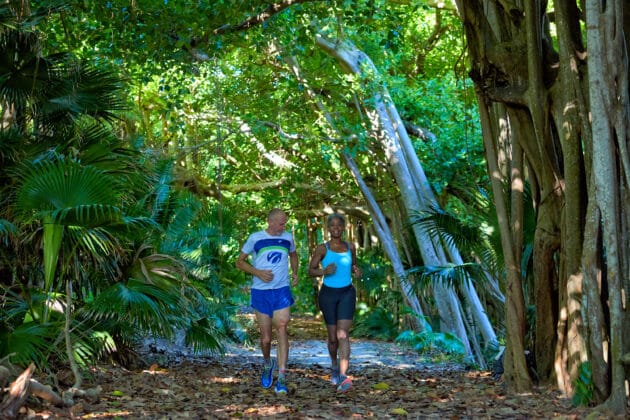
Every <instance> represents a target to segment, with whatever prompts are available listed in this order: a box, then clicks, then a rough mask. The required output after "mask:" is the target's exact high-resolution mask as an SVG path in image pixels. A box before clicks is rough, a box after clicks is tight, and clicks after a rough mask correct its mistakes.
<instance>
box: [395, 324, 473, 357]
mask: <svg viewBox="0 0 630 420" xmlns="http://www.w3.org/2000/svg"><path fill="white" fill-rule="evenodd" d="M396 342H397V343H401V344H404V345H407V346H409V347H411V348H412V349H413V350H415V351H417V352H418V353H429V354H431V353H434V352H439V353H444V354H446V355H448V356H449V357H451V358H452V359H455V360H456V361H458V362H461V361H462V360H463V359H464V357H465V356H466V351H465V349H464V345H463V344H462V342H461V341H460V340H459V339H458V338H457V337H455V336H454V335H453V334H450V333H442V332H433V331H422V332H419V333H418V332H415V331H410V330H407V331H403V332H401V333H400V335H398V336H397V337H396Z"/></svg>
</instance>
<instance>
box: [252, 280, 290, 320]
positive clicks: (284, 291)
mask: <svg viewBox="0 0 630 420" xmlns="http://www.w3.org/2000/svg"><path fill="white" fill-rule="evenodd" d="M251 292H252V296H251V305H252V308H254V309H255V310H257V311H258V312H261V313H263V314H265V315H267V316H269V317H270V318H273V312H274V311H277V310H278V309H284V308H288V307H290V306H292V305H293V304H294V303H295V300H293V295H292V294H291V287H289V286H286V287H281V288H279V289H268V290H260V289H252V290H251Z"/></svg>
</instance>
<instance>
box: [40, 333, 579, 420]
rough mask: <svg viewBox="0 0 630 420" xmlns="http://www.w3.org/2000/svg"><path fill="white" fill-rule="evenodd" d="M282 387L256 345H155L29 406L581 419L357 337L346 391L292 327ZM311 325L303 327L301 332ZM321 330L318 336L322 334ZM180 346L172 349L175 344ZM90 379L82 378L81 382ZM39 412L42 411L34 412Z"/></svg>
mask: <svg viewBox="0 0 630 420" xmlns="http://www.w3.org/2000/svg"><path fill="white" fill-rule="evenodd" d="M293 334H294V336H293V337H292V340H291V343H292V347H291V355H290V359H291V362H290V366H289V372H288V387H289V392H288V394H287V395H276V394H275V392H274V391H273V389H263V388H261V387H260V383H259V381H260V369H259V368H260V361H261V359H260V355H259V351H258V350H257V349H255V348H249V347H245V346H230V347H229V348H228V352H227V353H226V355H225V356H224V357H220V356H206V357H191V356H190V355H189V354H184V353H181V351H182V349H181V348H180V349H177V347H174V348H173V349H171V350H174V351H170V352H165V351H163V350H164V349H160V348H159V345H156V346H155V347H154V348H153V350H156V352H154V353H152V357H153V361H152V363H153V365H152V366H151V367H150V368H148V369H141V370H137V371H129V370H126V369H123V368H119V367H116V368H111V367H108V368H107V369H102V370H99V371H95V372H94V376H93V377H92V378H91V379H90V385H91V386H94V385H96V384H98V385H99V386H100V387H101V388H102V393H101V398H100V399H98V400H97V401H80V402H79V403H78V404H76V405H75V406H74V407H73V408H72V409H64V410H60V409H55V408H50V407H40V408H39V409H37V407H34V408H33V411H32V412H31V414H35V415H40V416H45V415H48V416H49V418H63V419H66V418H67V419H69V418H73V419H160V420H163V419H215V418H219V419H237V418H243V417H251V418H281V419H285V418H286V419H331V418H335V419H337V418H358V419H363V418H376V419H383V418H399V417H409V418H421V419H425V418H428V419H433V418H436V419H437V418H451V419H478V418H479V419H494V418H496V419H534V418H535V419H539V418H563V419H583V418H586V416H587V414H588V413H589V410H588V409H579V410H578V409H574V408H572V407H571V403H570V401H568V400H567V399H563V398H561V397H560V396H559V395H558V394H557V392H555V391H553V390H550V389H545V388H538V389H536V390H534V392H532V393H529V394H525V395H513V394H508V393H507V392H506V391H505V389H504V387H503V385H502V384H500V383H496V382H495V381H494V380H493V379H492V376H491V373H489V372H478V371H468V370H465V369H463V368H462V367H460V366H456V365H446V364H431V363H427V362H426V361H422V360H421V359H420V357H419V356H418V355H416V354H414V353H412V352H409V351H407V350H405V349H402V348H400V347H399V346H396V345H394V344H393V343H383V342H378V341H363V340H354V341H353V343H352V348H353V355H352V358H351V360H352V366H353V368H352V372H351V374H352V377H353V381H354V387H353V388H352V390H351V391H349V392H348V393H345V394H339V393H337V392H336V390H335V388H334V386H332V385H331V384H330V382H329V368H328V367H329V363H328V356H327V353H326V349H325V347H324V346H325V344H324V342H323V340H314V339H313V338H312V337H313V336H312V332H311V333H309V334H302V333H301V332H300V329H299V328H294V331H293ZM307 335H308V337H307ZM320 337H323V335H321V336H320ZM178 352H179V353H181V354H179V353H178ZM86 387H87V386H86ZM41 418H44V417H41Z"/></svg>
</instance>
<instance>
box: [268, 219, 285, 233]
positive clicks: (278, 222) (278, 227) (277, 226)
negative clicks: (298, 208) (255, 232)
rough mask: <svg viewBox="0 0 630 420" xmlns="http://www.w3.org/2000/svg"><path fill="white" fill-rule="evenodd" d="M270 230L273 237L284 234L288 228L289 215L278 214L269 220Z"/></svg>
mask: <svg viewBox="0 0 630 420" xmlns="http://www.w3.org/2000/svg"><path fill="white" fill-rule="evenodd" d="M268 223H269V228H268V229H267V230H268V232H269V233H270V234H272V235H280V234H281V233H282V232H284V230H285V228H286V226H287V215H286V214H277V215H275V216H273V217H271V218H269V220H268Z"/></svg>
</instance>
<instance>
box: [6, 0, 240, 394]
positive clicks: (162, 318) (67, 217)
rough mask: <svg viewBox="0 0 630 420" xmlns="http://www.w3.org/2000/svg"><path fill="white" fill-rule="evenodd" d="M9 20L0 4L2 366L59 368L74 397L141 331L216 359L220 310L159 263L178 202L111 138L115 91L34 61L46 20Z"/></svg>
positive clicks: (55, 62)
mask: <svg viewBox="0 0 630 420" xmlns="http://www.w3.org/2000/svg"><path fill="white" fill-rule="evenodd" d="M14 10H15V9H13V8H11V7H9V5H7V4H2V5H0V46H1V47H2V48H0V74H2V75H3V76H2V78H0V106H1V110H2V115H3V116H4V120H3V121H2V124H0V162H1V163H2V165H1V166H0V200H2V201H1V203H0V204H2V206H0V247H1V252H0V255H3V259H0V276H1V277H0V284H1V289H0V292H1V294H2V296H3V298H4V299H2V307H0V327H2V328H1V330H2V334H0V359H2V358H3V357H4V356H6V355H12V356H11V361H12V362H14V363H20V364H27V363H28V362H29V361H31V360H35V361H37V364H38V365H39V366H44V365H46V364H53V363H55V362H57V361H65V362H66V363H70V364H71V367H72V371H73V373H74V376H75V384H74V386H73V388H75V389H78V388H79V387H80V385H81V374H80V369H79V365H78V364H87V363H90V362H91V361H92V360H94V358H96V357H99V356H101V355H102V354H103V352H107V351H114V350H116V349H117V348H118V349H120V345H123V346H124V344H125V343H129V342H131V341H132V339H133V338H134V337H136V336H137V335H138V334H141V333H145V332H146V333H151V334H155V335H160V336H165V337H172V336H173V334H174V331H176V330H177V329H179V328H185V329H186V335H187V342H188V343H189V344H191V345H192V346H193V348H194V349H196V350H207V349H210V350H214V349H220V340H221V338H222V337H223V336H224V335H226V334H227V332H229V328H227V327H226V325H227V323H226V322H224V321H225V320H222V319H220V318H221V315H216V314H224V313H225V311H222V310H218V309H217V308H216V306H217V305H219V304H223V305H225V304H224V303H221V300H216V301H212V300H211V299H208V293H205V292H204V288H203V287H200V286H199V285H198V284H195V283H194V281H191V280H190V278H191V277H190V273H191V272H194V270H193V268H194V267H193V264H192V262H191V261H189V260H188V261H187V260H186V259H184V258H182V256H181V255H177V252H174V251H176V248H173V247H172V246H169V247H167V248H168V249H167V251H169V252H159V250H160V248H161V247H162V242H163V240H164V238H165V237H164V232H165V229H167V228H168V226H169V224H170V222H171V220H170V218H169V217H167V216H168V212H166V211H160V210H164V209H169V211H175V210H174V209H173V208H172V207H169V203H172V202H173V201H175V200H173V198H172V197H176V195H177V194H176V192H173V191H171V190H170V189H169V188H167V189H166V190H164V189H163V188H162V187H163V185H161V184H160V183H159V182H156V181H155V180H154V179H164V177H160V176H155V177H153V175H154V174H155V172H154V170H155V167H156V165H154V162H149V163H150V165H147V164H146V162H144V161H143V159H142V156H141V155H140V154H139V153H137V152H136V151H135V150H132V149H130V148H128V147H126V146H125V145H124V142H123V141H124V139H120V138H117V137H116V136H114V135H113V133H114V130H115V125H114V123H115V122H116V116H117V115H118V113H119V112H120V111H121V110H123V109H124V101H123V99H122V98H124V96H123V95H122V93H121V87H122V84H121V83H120V79H119V78H118V76H117V75H116V73H114V72H112V71H107V70H102V69H95V68H93V67H90V66H88V65H85V63H81V62H80V61H79V60H77V59H75V58H74V57H72V56H70V55H68V54H53V55H49V56H42V55H41V51H42V48H41V46H40V45H39V42H40V38H39V36H38V34H37V33H36V32H35V31H33V30H32V29H31V27H32V26H33V25H34V24H35V23H36V20H37V19H39V18H40V17H41V16H42V14H40V13H39V12H36V13H34V14H32V15H29V14H28V13H25V11H20V14H19V15H18V14H16V13H14ZM6 22H9V24H7V25H4V24H3V23H6ZM27 23H28V24H27ZM156 175H157V174H156ZM167 186H168V185H167ZM156 250H158V251H156ZM42 251H43V252H42ZM4 256H6V258H4ZM217 325H221V326H222V327H221V328H218V327H217ZM62 343H63V344H62ZM51 355H52V356H53V357H51Z"/></svg>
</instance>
